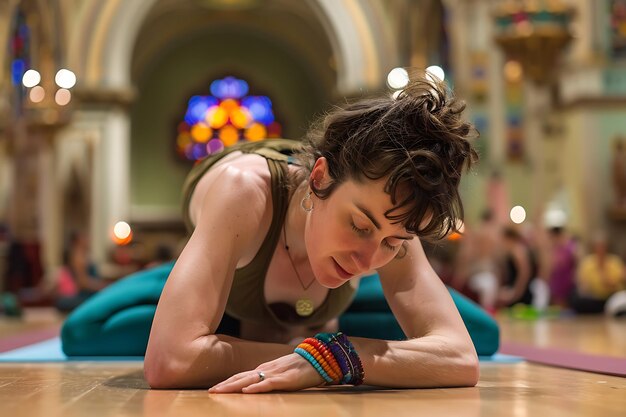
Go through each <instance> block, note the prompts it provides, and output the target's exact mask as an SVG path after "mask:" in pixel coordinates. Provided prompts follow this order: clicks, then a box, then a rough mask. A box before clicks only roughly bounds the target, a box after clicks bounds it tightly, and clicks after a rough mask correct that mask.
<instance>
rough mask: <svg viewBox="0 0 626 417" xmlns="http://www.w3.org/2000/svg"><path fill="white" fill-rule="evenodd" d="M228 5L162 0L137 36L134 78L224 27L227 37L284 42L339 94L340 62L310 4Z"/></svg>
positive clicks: (280, 0) (275, 0)
mask: <svg viewBox="0 0 626 417" xmlns="http://www.w3.org/2000/svg"><path fill="white" fill-rule="evenodd" d="M228 4H234V2H232V1H231V2H226V1H216V0H160V1H159V2H158V3H156V4H155V5H154V7H153V8H152V9H151V10H150V12H149V13H148V15H147V16H146V18H145V20H144V23H143V25H142V29H141V30H140V32H139V34H138V36H137V41H136V44H135V48H134V54H133V60H132V66H131V80H133V81H134V82H136V81H137V80H138V79H141V77H142V74H144V73H145V71H148V70H149V69H150V66H151V65H154V64H155V63H157V62H158V60H159V55H160V54H161V53H162V52H163V51H166V50H168V49H170V48H172V47H176V45H177V44H178V43H180V42H184V41H185V39H186V38H189V37H193V36H200V35H201V33H202V32H206V31H208V30H210V31H211V33H213V34H215V33H216V32H219V29H220V28H223V29H224V31H225V32H227V33H228V32H231V33H232V32H233V31H236V32H237V33H238V34H239V35H242V36H249V37H250V39H251V41H254V39H255V38H260V37H262V38H264V40H268V39H269V40H271V41H272V42H275V43H277V44H280V45H281V47H282V48H284V49H287V50H289V51H290V54H291V55H292V56H293V57H294V58H295V59H297V60H299V61H301V62H303V64H304V66H305V67H306V68H308V69H309V71H310V72H311V75H312V76H314V77H315V78H317V79H318V80H319V82H320V84H322V85H323V86H324V87H325V89H326V90H327V91H333V90H334V87H335V86H336V58H335V56H334V55H333V50H332V47H331V44H330V41H329V39H328V36H327V34H326V32H325V29H324V28H323V27H322V25H321V23H320V22H319V20H317V19H313V18H311V15H312V14H313V13H314V11H313V10H312V9H311V8H310V6H308V5H307V2H286V1H285V0H266V1H259V0H252V1H250V0H248V1H243V2H239V3H237V4H239V5H240V7H229V6H227V5H228ZM242 4H243V5H244V6H246V7H242V6H241V5H242ZM225 5H226V6H225ZM261 6H262V7H261ZM216 42H219V39H216ZM234 52H236V51H234Z"/></svg>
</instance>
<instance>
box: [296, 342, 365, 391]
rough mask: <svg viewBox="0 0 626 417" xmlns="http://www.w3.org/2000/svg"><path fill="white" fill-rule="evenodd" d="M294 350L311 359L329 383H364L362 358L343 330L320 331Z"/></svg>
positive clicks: (308, 359) (312, 363)
mask: <svg viewBox="0 0 626 417" xmlns="http://www.w3.org/2000/svg"><path fill="white" fill-rule="evenodd" d="M294 352H295V353H297V354H299V355H300V356H302V357H303V358H304V359H306V360H307V361H309V363H310V364H311V365H313V367H314V368H315V370H316V371H317V372H318V373H319V374H320V375H321V376H322V378H324V380H325V381H326V383H327V384H329V385H333V384H342V385H344V384H348V385H360V384H362V383H363V378H364V377H365V373H364V372H363V365H362V364H361V359H360V358H359V355H358V354H357V353H356V350H355V349H354V346H353V345H352V343H351V342H350V341H349V340H348V337H347V336H346V335H345V334H343V333H341V332H338V333H318V334H316V335H315V337H309V338H307V339H305V340H304V342H302V343H300V344H299V345H298V347H297V348H296V350H295V351H294Z"/></svg>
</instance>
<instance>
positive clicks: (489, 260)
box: [451, 210, 502, 313]
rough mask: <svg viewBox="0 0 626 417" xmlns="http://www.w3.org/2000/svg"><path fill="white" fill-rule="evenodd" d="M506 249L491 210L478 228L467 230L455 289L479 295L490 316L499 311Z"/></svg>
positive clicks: (453, 282)
mask: <svg viewBox="0 0 626 417" xmlns="http://www.w3.org/2000/svg"><path fill="white" fill-rule="evenodd" d="M501 246H502V232H501V227H500V225H499V224H498V223H497V221H496V219H495V217H494V215H493V213H492V212H491V210H485V211H484V212H483V213H482V215H481V221H480V224H478V225H477V226H476V227H475V228H473V229H470V228H469V227H466V230H465V234H464V236H463V238H462V239H461V249H460V251H459V256H458V259H457V268H456V271H455V274H454V279H453V281H452V283H451V285H452V287H453V288H455V289H457V290H459V291H461V292H464V290H469V291H468V292H472V293H474V294H476V297H477V299H478V302H479V304H480V305H481V306H482V307H483V308H485V309H486V310H487V311H489V312H490V313H493V312H494V311H495V307H496V302H497V299H498V290H499V287H500V278H499V276H498V275H499V266H498V257H499V256H500V248H501Z"/></svg>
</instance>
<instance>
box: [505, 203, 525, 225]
mask: <svg viewBox="0 0 626 417" xmlns="http://www.w3.org/2000/svg"><path fill="white" fill-rule="evenodd" d="M509 215H510V217H511V221H512V222H513V223H515V224H521V223H524V220H526V210H525V209H524V207H522V206H515V207H513V208H512V209H511V212H510V214H509Z"/></svg>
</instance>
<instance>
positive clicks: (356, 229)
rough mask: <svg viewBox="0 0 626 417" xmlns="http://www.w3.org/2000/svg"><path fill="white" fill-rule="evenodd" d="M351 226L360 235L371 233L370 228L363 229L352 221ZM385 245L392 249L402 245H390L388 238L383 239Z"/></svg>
mask: <svg viewBox="0 0 626 417" xmlns="http://www.w3.org/2000/svg"><path fill="white" fill-rule="evenodd" d="M351 226H352V230H354V231H355V232H356V233H357V234H358V235H361V236H365V235H367V234H368V233H369V229H361V228H359V227H357V226H356V225H355V224H354V223H351ZM383 246H384V247H385V248H386V249H388V250H390V251H395V250H397V249H398V248H399V247H400V245H396V246H394V245H390V244H389V242H387V240H386V239H385V240H383Z"/></svg>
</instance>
